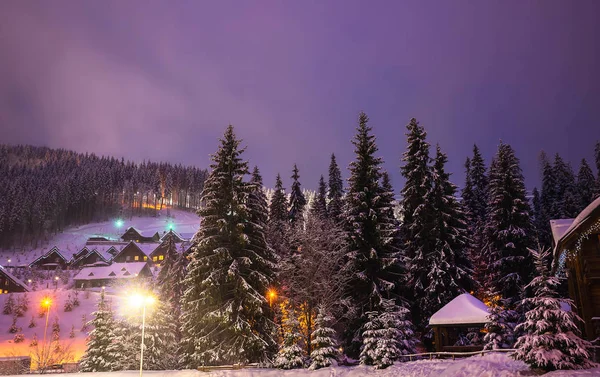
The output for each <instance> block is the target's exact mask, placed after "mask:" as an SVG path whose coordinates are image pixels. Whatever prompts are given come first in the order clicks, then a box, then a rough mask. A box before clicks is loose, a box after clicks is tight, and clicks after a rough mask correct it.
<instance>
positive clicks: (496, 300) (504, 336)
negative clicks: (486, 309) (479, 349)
mask: <svg viewBox="0 0 600 377" xmlns="http://www.w3.org/2000/svg"><path fill="white" fill-rule="evenodd" d="M487 296H488V305H489V306H490V307H491V308H490V315H489V317H488V320H489V321H488V323H486V324H485V330H486V333H485V336H484V337H483V344H484V347H483V348H484V349H485V350H496V349H505V348H511V347H512V345H513V344H514V343H515V335H514V328H515V323H514V320H515V318H516V317H517V315H516V312H515V311H513V310H511V309H506V308H505V306H504V305H503V301H502V299H501V298H500V295H499V293H498V292H488V293H487Z"/></svg>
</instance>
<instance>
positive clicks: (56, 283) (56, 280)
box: [54, 276, 58, 289]
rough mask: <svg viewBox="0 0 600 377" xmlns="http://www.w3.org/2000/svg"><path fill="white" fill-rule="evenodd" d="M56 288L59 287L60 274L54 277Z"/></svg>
mask: <svg viewBox="0 0 600 377" xmlns="http://www.w3.org/2000/svg"><path fill="white" fill-rule="evenodd" d="M54 289H58V276H55V277H54Z"/></svg>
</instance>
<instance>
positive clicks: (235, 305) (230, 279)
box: [182, 126, 274, 367]
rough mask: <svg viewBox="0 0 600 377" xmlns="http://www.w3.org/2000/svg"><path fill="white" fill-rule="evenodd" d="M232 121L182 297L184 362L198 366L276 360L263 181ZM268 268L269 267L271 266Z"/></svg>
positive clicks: (207, 190) (206, 196)
mask: <svg viewBox="0 0 600 377" xmlns="http://www.w3.org/2000/svg"><path fill="white" fill-rule="evenodd" d="M239 144H240V141H239V140H238V139H236V137H235V134H234V132H233V127H232V126H229V127H227V130H226V131H225V135H224V136H223V138H222V139H221V140H220V146H219V149H218V151H217V152H216V153H215V154H214V155H213V156H212V160H213V163H212V164H211V168H212V171H211V173H210V175H209V177H208V179H207V180H206V182H205V184H204V190H203V197H202V202H203V203H204V206H203V207H201V208H200V209H199V210H198V214H199V215H200V217H201V218H202V222H201V224H200V229H199V230H198V232H197V234H196V241H197V245H196V246H195V247H194V249H193V251H192V254H191V259H192V260H191V262H190V264H189V265H188V269H187V274H186V277H185V279H184V285H185V286H186V287H187V289H186V291H185V293H184V295H183V299H182V309H183V315H182V323H183V325H182V328H183V342H182V343H183V349H182V353H183V360H182V361H183V363H184V364H185V366H187V367H196V366H198V365H214V364H232V363H250V362H262V361H266V360H268V359H269V356H270V355H269V351H270V350H271V349H272V345H273V343H274V340H273V338H272V334H273V328H272V326H271V323H270V322H267V321H265V320H264V318H265V317H266V316H265V313H266V312H267V310H268V302H267V300H266V298H265V296H264V295H265V294H266V292H267V288H268V286H269V284H270V283H271V282H270V281H269V278H268V277H269V276H271V274H272V272H271V271H270V270H268V269H270V268H271V264H269V263H264V261H263V259H264V258H265V257H264V256H262V255H257V252H256V250H257V248H258V247H259V246H258V245H254V244H253V242H254V241H255V240H256V239H258V238H260V237H257V236H256V235H255V234H252V232H255V231H256V227H255V226H253V225H252V223H251V222H252V216H253V214H252V213H251V212H252V209H251V208H249V205H248V201H249V197H250V196H251V195H252V193H253V191H254V190H256V185H255V184H253V183H250V182H246V181H244V178H245V177H246V175H247V174H248V163H247V162H246V161H243V160H242V158H241V154H242V153H243V151H244V149H241V148H240V145H239ZM265 269H267V270H265Z"/></svg>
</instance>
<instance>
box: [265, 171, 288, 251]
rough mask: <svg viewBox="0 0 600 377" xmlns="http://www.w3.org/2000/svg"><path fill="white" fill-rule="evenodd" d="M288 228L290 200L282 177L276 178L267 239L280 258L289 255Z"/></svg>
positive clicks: (270, 205) (270, 206)
mask: <svg viewBox="0 0 600 377" xmlns="http://www.w3.org/2000/svg"><path fill="white" fill-rule="evenodd" d="M287 228H288V200H287V196H286V195H285V189H284V188H283V182H282V181H281V176H280V175H279V174H277V177H276V178H275V190H274V192H273V197H272V198H271V203H270V204H269V220H268V223H267V239H268V241H269V245H271V247H272V248H273V250H274V251H275V254H276V255H277V256H278V257H283V256H284V255H285V254H286V253H287V242H286V233H287Z"/></svg>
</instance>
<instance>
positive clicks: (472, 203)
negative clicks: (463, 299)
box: [463, 145, 488, 297]
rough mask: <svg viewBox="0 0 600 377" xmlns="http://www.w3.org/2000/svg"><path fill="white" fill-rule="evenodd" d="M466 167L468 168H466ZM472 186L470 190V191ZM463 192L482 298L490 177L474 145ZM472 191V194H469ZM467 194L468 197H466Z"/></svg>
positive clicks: (470, 250)
mask: <svg viewBox="0 0 600 377" xmlns="http://www.w3.org/2000/svg"><path fill="white" fill-rule="evenodd" d="M465 167H466V166H465ZM469 186H470V190H469V189H468V188H469ZM465 190H466V192H465V191H463V203H464V205H463V208H464V211H465V214H466V220H467V232H468V233H467V234H468V237H469V239H470V242H469V243H468V248H467V255H468V256H469V258H470V260H471V263H472V265H473V280H474V281H475V283H476V286H475V287H474V290H475V291H477V293H478V294H477V295H478V296H480V297H482V296H483V294H482V292H483V291H484V290H485V289H486V287H485V281H486V279H485V274H486V263H485V256H484V255H483V250H484V242H485V240H484V228H485V218H486V210H487V195H488V177H487V172H486V167H485V161H484V160H483V156H482V155H481V152H480V151H479V147H477V145H473V157H472V158H471V160H470V161H469V166H468V169H467V177H466V182H465ZM469 191H470V193H469ZM465 194H466V197H465Z"/></svg>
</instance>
